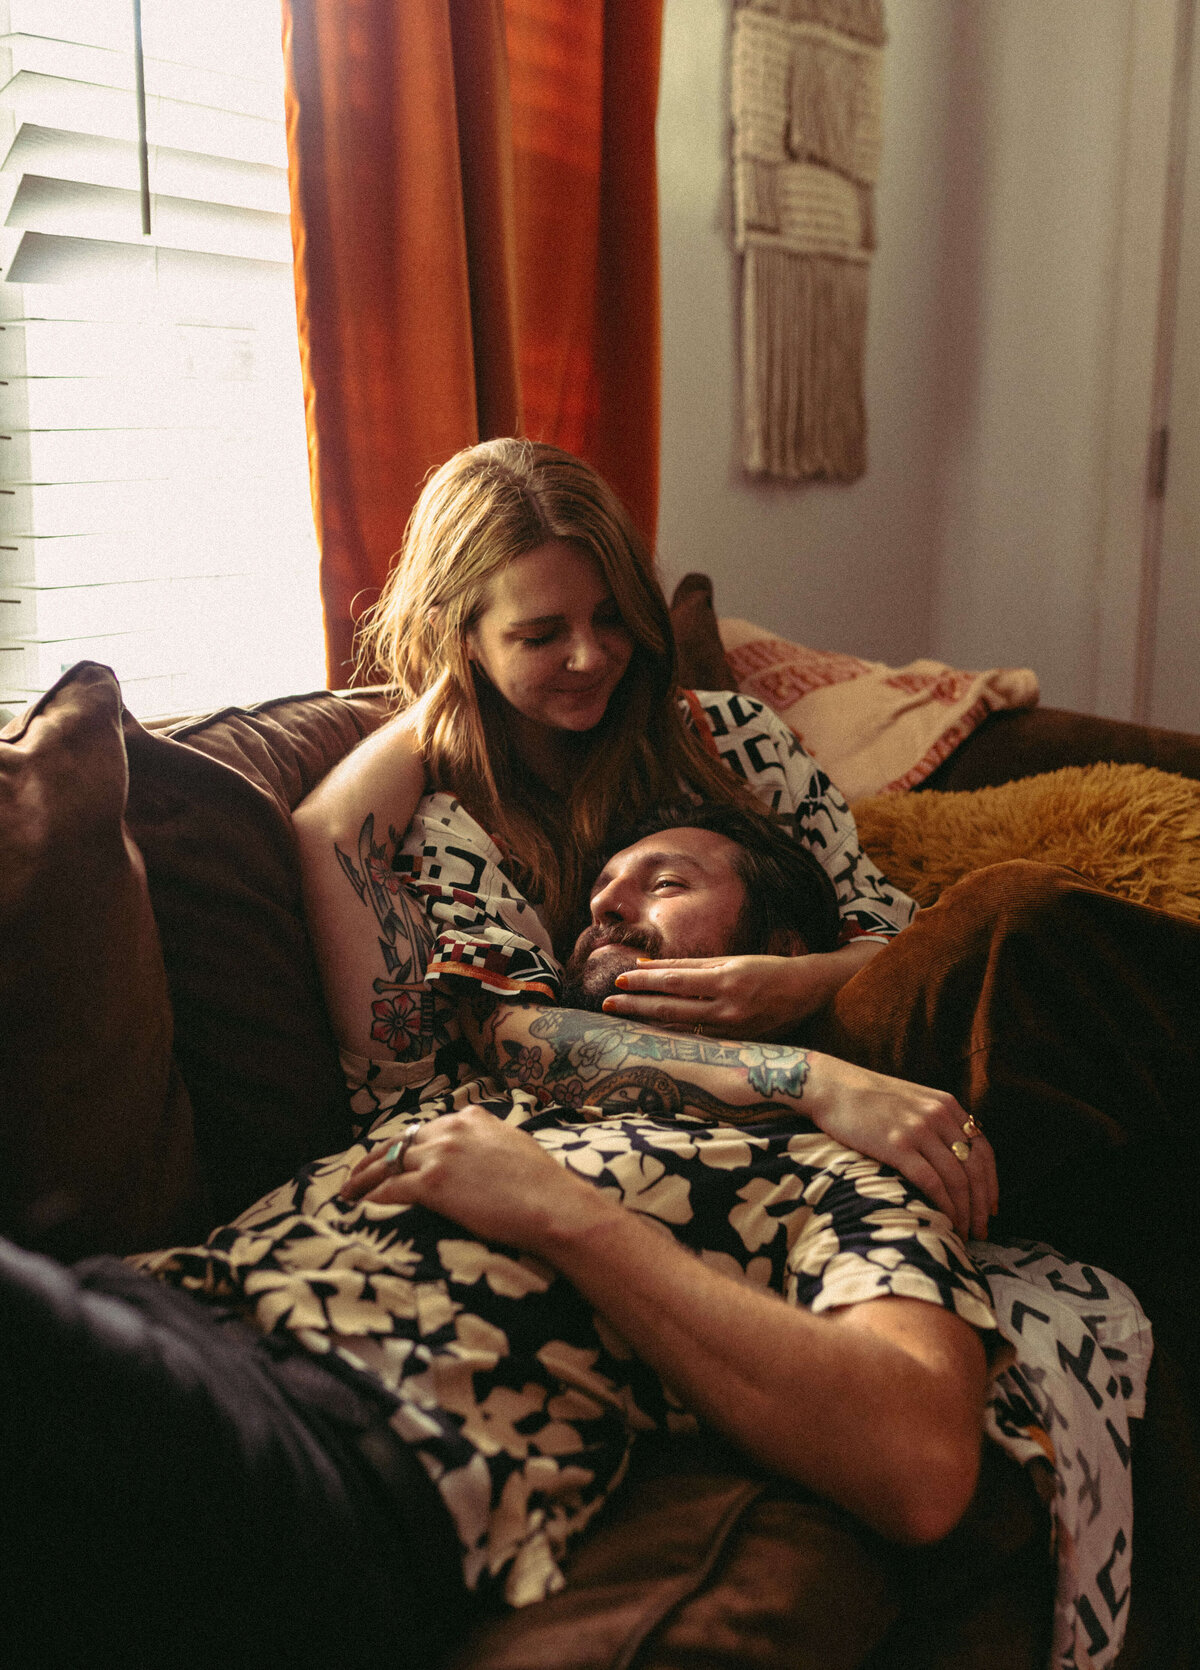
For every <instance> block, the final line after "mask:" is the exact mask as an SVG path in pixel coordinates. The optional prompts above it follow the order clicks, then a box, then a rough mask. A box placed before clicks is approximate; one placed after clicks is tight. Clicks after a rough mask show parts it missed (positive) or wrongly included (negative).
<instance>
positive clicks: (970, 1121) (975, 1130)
mask: <svg viewBox="0 0 1200 1670" xmlns="http://www.w3.org/2000/svg"><path fill="white" fill-rule="evenodd" d="M962 1129H963V1136H965V1137H966V1139H967V1141H968V1142H970V1140H971V1138H972V1137H981V1136H982V1135H983V1131H982V1130H981V1128H980V1126H979V1124H978V1123H977V1121H976V1118H975V1115H974V1114H973V1113H969V1114H968V1115H967V1122H966V1124H965V1125H964V1126H963V1128H962Z"/></svg>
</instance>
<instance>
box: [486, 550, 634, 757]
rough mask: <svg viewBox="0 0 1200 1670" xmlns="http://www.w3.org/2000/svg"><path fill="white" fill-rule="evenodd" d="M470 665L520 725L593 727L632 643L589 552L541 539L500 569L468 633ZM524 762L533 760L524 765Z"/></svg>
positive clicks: (520, 729)
mask: <svg viewBox="0 0 1200 1670" xmlns="http://www.w3.org/2000/svg"><path fill="white" fill-rule="evenodd" d="M469 644H470V652H471V659H472V660H473V661H474V662H475V663H476V665H477V666H478V667H479V668H480V669H481V671H482V672H483V673H484V674H485V676H486V677H487V679H488V682H489V683H490V684H491V685H492V687H493V688H494V689H495V690H496V691H497V693H498V694H499V695H500V696H501V697H502V698H503V700H504V701H505V702H507V703H508V705H509V707H510V708H511V709H512V710H513V714H514V716H516V717H519V719H521V720H524V721H525V725H524V726H520V725H518V726H517V734H518V737H521V735H522V733H524V735H525V736H526V737H528V734H529V727H531V726H532V727H537V728H540V729H544V730H547V731H551V732H554V731H558V732H564V731H566V732H572V731H573V732H582V731H589V730H592V729H593V728H594V727H595V726H596V725H598V724H599V723H600V721H601V719H603V717H604V714H605V712H606V710H607V708H608V703H609V700H610V699H611V697H612V693H613V691H614V690H615V689H616V687H617V685H618V684H619V683H620V682H621V679H622V678H623V677H624V675H625V671H626V668H627V667H628V666H629V662H630V659H631V657H632V655H633V638H632V635H631V634H630V631H629V628H628V627H627V626H626V624H625V622H624V620H623V619H622V618H621V614H620V611H619V609H618V608H617V604H616V601H615V599H614V598H613V595H612V591H611V589H610V587H609V584H608V581H607V579H606V578H605V576H604V573H603V571H602V569H601V567H600V565H599V563H598V562H597V561H596V559H595V557H593V556H592V555H591V554H590V552H587V551H583V550H581V549H580V548H579V547H578V546H576V545H571V544H569V543H568V542H567V541H565V540H561V539H555V540H550V541H549V542H548V543H547V544H545V545H539V546H538V547H537V548H536V550H533V551H529V552H526V554H525V555H524V556H522V557H517V558H516V559H515V560H514V561H513V562H511V563H509V565H508V566H507V568H505V569H504V570H503V571H502V572H501V573H500V574H499V575H497V577H496V578H495V580H493V582H492V584H491V587H490V589H489V594H488V600H487V603H486V605H485V607H484V608H483V610H482V611H481V613H480V615H479V616H478V618H477V620H476V621H475V624H474V626H473V627H472V629H471V634H470V639H469ZM530 763H533V762H530Z"/></svg>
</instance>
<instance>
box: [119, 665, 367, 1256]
mask: <svg viewBox="0 0 1200 1670" xmlns="http://www.w3.org/2000/svg"><path fill="white" fill-rule="evenodd" d="M360 705H361V706H364V707H365V712H366V716H365V717H362V718H361V719H360V718H359V717H357V715H358V709H359V706H360ZM373 713H374V708H373V707H372V704H371V703H370V702H365V703H364V700H363V699H362V698H355V699H353V700H352V701H343V700H342V699H341V698H339V697H336V696H331V695H329V694H328V693H320V694H318V695H316V696H311V697H294V698H289V699H286V700H282V701H278V702H271V703H267V704H264V706H263V707H261V708H257V709H253V710H249V711H246V710H241V709H227V710H225V711H223V712H221V713H218V714H215V715H212V716H211V717H209V718H207V719H204V720H200V721H196V722H185V723H183V724H180V725H177V726H173V727H171V728H170V734H165V733H163V732H154V731H151V730H148V729H146V728H145V727H144V726H142V725H140V724H139V723H138V721H137V720H136V719H134V718H133V717H132V716H130V715H128V714H127V715H126V716H125V740H126V747H127V749H128V753H129V765H130V788H129V824H130V829H131V830H132V832H133V834H134V836H135V838H136V840H137V843H138V845H139V847H140V848H141V850H142V853H143V854H144V856H145V860H146V870H147V875H148V879H149V886H150V897H151V899H152V901H153V904H154V913H155V916H156V918H157V920H158V926H159V933H160V936H161V938H162V944H163V954H164V958H165V961H166V967H167V975H168V979H169V981H170V990H171V1002H172V1005H173V1008H174V1012H175V1056H176V1059H177V1061H178V1062H179V1066H180V1070H181V1071H182V1073H183V1077H184V1080H185V1082H186V1083H187V1087H188V1091H189V1093H190V1095H191V1098H192V1103H193V1106H194V1108H195V1115H196V1144H197V1149H198V1152H199V1155H200V1162H201V1166H202V1169H203V1173H204V1176H205V1179H206V1182H207V1184H208V1189H209V1198H210V1203H211V1208H212V1214H213V1221H214V1222H217V1223H224V1222H228V1221H229V1219H231V1218H233V1217H235V1216H236V1215H237V1214H238V1213H239V1212H240V1211H241V1210H242V1209H243V1208H244V1207H246V1206H248V1205H249V1204H250V1203H251V1202H253V1201H254V1200H256V1199H257V1198H258V1197H259V1196H260V1195H262V1194H264V1193H265V1192H266V1191H267V1190H269V1189H272V1188H275V1187H276V1186H277V1185H278V1184H279V1183H280V1182H282V1181H283V1180H284V1179H285V1178H286V1177H288V1176H290V1174H291V1173H292V1172H293V1171H295V1170H296V1169H297V1168H298V1167H299V1166H301V1165H303V1164H305V1163H306V1162H307V1161H309V1160H312V1159H314V1158H315V1157H316V1156H318V1155H321V1154H328V1153H335V1152H337V1151H338V1150H339V1149H341V1148H344V1147H345V1146H346V1144H347V1143H348V1142H349V1141H350V1137H351V1127H350V1108H349V1102H348V1098H347V1092H346V1088H345V1083H344V1080H343V1077H342V1073H341V1069H340V1065H339V1062H338V1054H337V1046H336V1043H335V1041H334V1037H333V1033H332V1030H331V1028H330V1024H329V1017H328V1015H327V1013H326V1009H325V1003H324V998H323V996H322V993H321V986H320V981H319V977H318V974H317V968H316V963H315V961H314V959H313V954H312V948H311V945H310V943H309V939H308V932H307V928H306V926H305V920H304V912H303V908H302V903H301V896H300V870H299V864H298V861H297V858H296V849H295V838H294V835H293V832H292V826H291V819H290V817H289V815H288V809H289V806H290V805H291V804H294V801H295V800H298V799H299V798H300V797H301V795H302V794H303V793H305V792H307V789H308V788H310V787H311V786H312V784H313V783H314V782H316V781H317V780H318V779H319V778H320V777H321V776H323V775H324V773H325V771H327V770H328V769H329V767H330V766H331V765H332V764H333V763H334V762H335V760H337V759H339V758H340V757H341V756H342V754H344V753H346V752H347V751H348V750H349V748H350V747H352V746H353V744H354V742H356V741H357V740H358V738H359V736H360V735H362V734H365V732H366V731H367V730H369V729H371V728H373V725H372V715H373ZM379 717H382V709H380V713H379ZM374 722H375V723H377V722H378V719H375V721H374Z"/></svg>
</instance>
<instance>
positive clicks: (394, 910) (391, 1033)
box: [333, 812, 433, 1061]
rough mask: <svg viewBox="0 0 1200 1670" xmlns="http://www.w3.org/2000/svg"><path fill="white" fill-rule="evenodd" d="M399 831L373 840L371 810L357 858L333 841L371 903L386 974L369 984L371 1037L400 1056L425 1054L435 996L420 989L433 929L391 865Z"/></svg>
mask: <svg viewBox="0 0 1200 1670" xmlns="http://www.w3.org/2000/svg"><path fill="white" fill-rule="evenodd" d="M400 839H401V838H400V836H399V835H398V834H397V833H396V831H395V830H394V829H392V828H390V827H389V829H388V839H387V841H386V842H382V843H381V842H377V841H376V839H375V814H374V813H373V812H369V813H368V814H367V816H366V818H365V819H364V820H363V825H362V828H361V829H360V830H359V832H358V853H357V859H358V862H357V863H355V861H354V859H353V858H351V857H350V855H349V854H348V853H345V852H343V851H342V849H341V847H339V846H337V845H336V844H335V846H334V849H333V850H334V852H335V853H336V854H337V861H338V863H339V865H340V866H341V869H342V873H343V874H344V875H345V877H346V879H347V880H348V881H349V883H350V885H351V886H352V887H353V889H354V891H355V892H356V893H357V894H358V897H359V900H360V902H361V903H362V904H364V905H367V906H369V908H370V909H371V910H372V911H373V912H374V914H375V920H376V922H377V923H378V924H379V949H380V952H381V954H382V956H383V967H384V971H385V974H386V976H387V977H386V978H384V979H376V980H375V981H374V983H373V986H374V991H375V993H376V1001H375V1002H374V1003H372V1005H371V1014H372V1017H373V1019H372V1022H371V1037H372V1038H373V1039H375V1040H376V1042H377V1043H381V1044H385V1045H386V1046H387V1047H388V1049H390V1050H392V1051H393V1052H394V1054H395V1056H396V1059H397V1060H398V1061H415V1060H417V1059H418V1058H419V1057H421V1056H423V1055H425V1054H427V1053H428V1051H429V1049H430V1047H431V1045H432V1039H433V1000H432V997H431V995H430V994H429V992H427V991H424V990H422V989H421V984H422V982H423V981H424V978H425V969H426V965H427V964H428V961H429V952H430V949H431V947H432V945H433V933H432V930H431V928H430V926H429V923H428V922H427V921H426V918H425V915H424V912H423V911H422V910H421V909H420V908H419V906H418V905H417V904H416V902H415V901H414V900H413V898H412V897H411V895H410V894H409V892H408V889H407V888H406V887H405V885H404V881H403V879H402V877H401V876H399V875H398V874H397V872H396V869H395V867H394V866H395V857H396V853H397V852H398V850H399V848H400Z"/></svg>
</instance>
